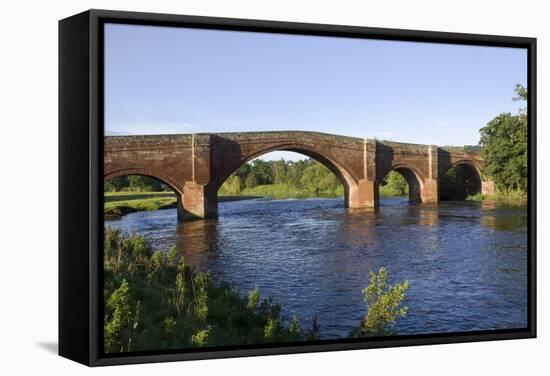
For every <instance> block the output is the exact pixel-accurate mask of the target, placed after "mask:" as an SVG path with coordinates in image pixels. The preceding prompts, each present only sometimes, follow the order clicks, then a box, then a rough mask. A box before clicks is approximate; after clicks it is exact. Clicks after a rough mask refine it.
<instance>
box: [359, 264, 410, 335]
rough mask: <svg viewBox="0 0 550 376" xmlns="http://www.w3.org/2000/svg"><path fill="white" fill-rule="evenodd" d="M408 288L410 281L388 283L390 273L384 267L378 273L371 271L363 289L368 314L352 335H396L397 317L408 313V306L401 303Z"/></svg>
mask: <svg viewBox="0 0 550 376" xmlns="http://www.w3.org/2000/svg"><path fill="white" fill-rule="evenodd" d="M408 288H409V282H408V281H403V282H400V283H396V284H395V285H390V284H388V273H387V271H386V269H385V268H383V267H381V268H380V269H379V270H378V272H377V273H374V272H370V281H369V284H368V286H367V287H366V288H364V289H363V297H364V300H365V303H366V304H367V307H368V308H367V314H366V315H365V316H364V317H363V320H361V325H360V326H359V328H358V329H356V330H354V331H353V332H352V333H351V337H365V336H388V335H394V334H395V321H396V319H397V318H398V317H403V316H405V315H406V314H407V307H403V306H402V305H401V303H402V302H403V299H405V291H406V290H407V289H408Z"/></svg>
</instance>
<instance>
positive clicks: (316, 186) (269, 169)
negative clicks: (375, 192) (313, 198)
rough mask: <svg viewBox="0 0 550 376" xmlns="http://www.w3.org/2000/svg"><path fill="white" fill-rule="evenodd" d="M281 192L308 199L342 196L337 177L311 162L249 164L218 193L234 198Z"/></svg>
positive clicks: (255, 161)
mask: <svg viewBox="0 0 550 376" xmlns="http://www.w3.org/2000/svg"><path fill="white" fill-rule="evenodd" d="M235 178H239V182H240V190H239V191H238V192H237V190H236V185H235ZM267 187H271V188H270V189H268V188H267ZM280 190H285V191H287V192H300V193H303V194H311V195H317V194H330V195H342V194H343V193H344V187H343V185H342V183H341V182H340V180H339V179H338V178H337V177H336V175H334V173H333V172H332V171H330V170H329V169H328V168H327V167H325V166H324V165H323V164H321V163H319V162H317V161H315V160H313V159H306V160H299V161H285V160H284V159H280V160H278V161H264V160H261V159H255V160H254V161H252V162H251V163H245V164H244V165H243V166H241V167H240V168H239V169H238V170H237V171H235V172H234V173H233V174H232V175H231V176H230V177H229V178H227V180H226V181H225V182H224V183H223V185H222V186H221V187H220V190H219V192H220V193H221V194H228V195H236V194H243V193H244V194H258V193H261V192H266V191H280Z"/></svg>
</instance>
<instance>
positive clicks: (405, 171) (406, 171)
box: [377, 164, 424, 204]
mask: <svg viewBox="0 0 550 376" xmlns="http://www.w3.org/2000/svg"><path fill="white" fill-rule="evenodd" d="M392 171H395V172H397V173H398V174H400V175H401V176H402V177H403V178H404V179H405V181H406V182H407V185H408V187H409V203H411V204H416V203H420V202H422V185H423V183H424V179H423V178H422V175H421V174H420V173H419V172H418V171H417V170H416V169H415V168H414V167H411V166H409V165H404V164H397V165H394V166H392V168H391V169H390V170H389V171H388V172H387V173H386V174H385V175H384V176H383V177H382V179H380V180H378V181H377V183H378V184H377V189H379V188H380V183H381V182H382V180H383V179H384V178H385V177H386V176H387V175H388V174H389V173H390V172H392Z"/></svg>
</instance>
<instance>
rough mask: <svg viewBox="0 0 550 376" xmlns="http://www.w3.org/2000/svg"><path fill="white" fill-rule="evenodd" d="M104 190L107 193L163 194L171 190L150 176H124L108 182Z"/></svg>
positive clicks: (104, 185) (104, 184)
mask: <svg viewBox="0 0 550 376" xmlns="http://www.w3.org/2000/svg"><path fill="white" fill-rule="evenodd" d="M103 190H104V191H105V192H120V191H133V192H163V191H169V190H170V188H168V187H167V186H166V185H165V184H164V183H162V182H161V181H160V180H157V179H155V178H152V177H149V176H143V175H124V176H117V177H114V178H112V179H109V180H106V181H105V183H103Z"/></svg>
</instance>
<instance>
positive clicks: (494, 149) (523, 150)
mask: <svg viewBox="0 0 550 376" xmlns="http://www.w3.org/2000/svg"><path fill="white" fill-rule="evenodd" d="M515 92H516V95H517V96H516V97H515V98H514V100H522V101H527V89H526V88H525V87H523V86H521V85H517V86H516V88H515ZM480 135H481V137H480V141H479V144H480V145H481V146H482V147H483V149H482V155H483V159H484V166H483V174H484V175H488V176H490V177H491V178H492V179H493V181H494V182H495V184H496V186H497V188H498V189H499V190H504V191H506V190H520V191H524V192H525V191H526V190H527V171H528V165H527V110H526V109H521V110H520V111H519V113H518V114H516V115H512V114H511V113H502V114H500V115H498V116H496V117H495V118H494V119H492V120H491V121H489V123H487V125H486V126H485V127H483V128H481V129H480Z"/></svg>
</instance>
